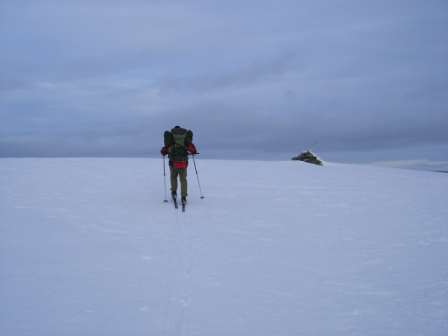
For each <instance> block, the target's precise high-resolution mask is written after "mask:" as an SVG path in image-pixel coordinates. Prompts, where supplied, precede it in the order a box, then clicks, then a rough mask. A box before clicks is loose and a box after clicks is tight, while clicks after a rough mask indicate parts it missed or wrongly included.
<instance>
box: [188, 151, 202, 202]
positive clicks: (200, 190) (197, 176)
mask: <svg viewBox="0 0 448 336" xmlns="http://www.w3.org/2000/svg"><path fill="white" fill-rule="evenodd" d="M191 156H192V157H193V163H194V170H195V171H196V178H197V179H198V185H199V192H200V193H201V198H204V196H202V189H201V183H200V182H199V175H198V170H197V169H196V161H194V155H191Z"/></svg>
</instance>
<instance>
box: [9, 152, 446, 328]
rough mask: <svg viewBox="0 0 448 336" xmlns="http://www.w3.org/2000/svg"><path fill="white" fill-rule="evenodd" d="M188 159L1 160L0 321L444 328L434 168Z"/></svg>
mask: <svg viewBox="0 0 448 336" xmlns="http://www.w3.org/2000/svg"><path fill="white" fill-rule="evenodd" d="M196 164H197V169H198V176H199V179H200V184H201V187H202V192H203V195H204V196H205V198H204V199H200V192H199V187H198V181H197V178H196V173H195V170H194V166H193V164H192V162H191V164H190V167H189V168H188V169H189V170H188V173H189V177H188V178H189V179H188V182H189V197H188V204H187V210H186V212H185V213H182V212H181V210H180V209H179V210H175V209H174V206H173V204H172V203H171V202H168V203H164V202H163V200H164V198H165V195H164V183H163V161H162V159H161V158H160V159H99V158H96V159H91V158H90V159H87V158H86V159H68V158H67V159H1V160H0V225H1V226H0V243H1V245H0V272H1V273H0V334H1V335H107V336H111V335H204V336H205V335H214V336H215V335H448V262H447V261H448V207H447V204H448V202H447V200H448V193H447V190H448V175H447V174H442V173H431V172H422V171H408V170H399V169H388V168H380V167H371V166H356V165H343V164H334V163H326V165H325V166H323V167H321V166H316V165H311V164H307V163H304V162H300V161H285V162H261V161H218V160H201V158H200V157H199V156H198V157H197V158H196ZM167 185H169V179H168V176H167ZM168 193H169V191H167V195H168Z"/></svg>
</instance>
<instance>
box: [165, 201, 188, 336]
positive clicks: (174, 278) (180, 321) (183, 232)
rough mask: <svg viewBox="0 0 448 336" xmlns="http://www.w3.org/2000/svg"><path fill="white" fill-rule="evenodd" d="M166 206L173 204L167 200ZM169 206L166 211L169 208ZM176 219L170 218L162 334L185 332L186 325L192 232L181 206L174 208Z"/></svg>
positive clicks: (174, 334)
mask: <svg viewBox="0 0 448 336" xmlns="http://www.w3.org/2000/svg"><path fill="white" fill-rule="evenodd" d="M170 206H172V207H173V209H174V206H173V204H172V202H170ZM173 209H170V210H173ZM173 211H175V212H177V214H176V215H175V217H177V218H176V220H172V221H171V255H170V274H169V281H168V283H169V298H168V302H169V305H168V310H167V312H166V316H165V328H164V335H166V336H178V335H188V334H189V332H188V329H189V326H188V324H184V316H185V313H186V310H187V308H188V305H189V301H190V296H189V294H190V281H191V275H192V266H193V259H192V258H193V257H192V249H193V245H192V234H191V223H190V218H189V215H188V213H187V211H188V203H187V210H186V212H184V213H182V209H181V207H179V208H178V209H174V210H173Z"/></svg>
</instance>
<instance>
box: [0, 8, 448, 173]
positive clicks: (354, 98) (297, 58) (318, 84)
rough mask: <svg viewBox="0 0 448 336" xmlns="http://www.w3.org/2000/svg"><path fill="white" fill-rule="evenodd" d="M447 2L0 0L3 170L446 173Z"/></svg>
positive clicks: (447, 103) (447, 144)
mask: <svg viewBox="0 0 448 336" xmlns="http://www.w3.org/2000/svg"><path fill="white" fill-rule="evenodd" d="M447 55H448V2H447V1H436V0H435V1H412V0H405V1H400V0H394V1H381V0H380V1H378V0H373V1H369V0H366V1H358V0H356V1H355V0H353V1H350V0H347V1H339V0H331V1H312V2H311V1H298V0H291V1H289V0H284V1H282V0H258V1H253V0H245V1H241V0H239V1H233V0H230V1H213V0H193V1H175V0H165V1H144V0H126V1H115V0H107V1H105V0H88V1H87V0H85V1H84V0H76V1H58V0H40V1H31V0H30V1H26V0H17V1H6V0H0V72H1V75H0V89H1V93H0V157H66V156H68V157H85V156H86V157H95V156H99V157H159V156H160V153H159V150H160V148H161V147H162V146H163V132H164V131H165V130H169V129H171V128H173V127H174V126H176V125H179V126H182V127H184V128H187V129H191V130H192V131H193V133H194V143H195V145H196V147H197V148H198V151H199V152H200V157H201V158H204V159H207V158H213V159H256V160H289V159H290V158H292V157H293V156H296V155H298V154H299V153H300V152H302V151H305V150H308V149H309V148H310V147H311V146H312V145H313V144H314V143H315V141H318V144H317V145H316V147H315V148H314V149H313V152H315V153H316V154H317V155H319V156H320V157H321V158H322V159H324V160H327V161H331V162H341V163H355V164H372V163H375V164H379V165H386V166H395V167H404V166H420V167H426V168H425V169H430V170H431V169H433V170H436V169H441V170H448V57H447Z"/></svg>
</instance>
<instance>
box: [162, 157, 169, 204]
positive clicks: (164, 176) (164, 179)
mask: <svg viewBox="0 0 448 336" xmlns="http://www.w3.org/2000/svg"><path fill="white" fill-rule="evenodd" d="M163 184H164V185H165V200H164V202H168V201H167V199H166V173H165V155H163Z"/></svg>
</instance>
